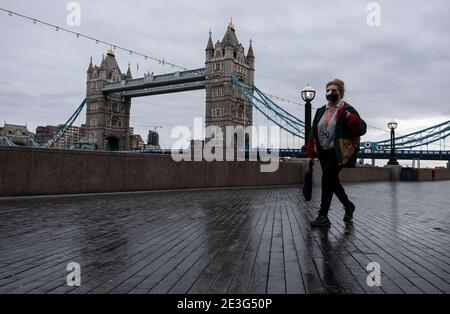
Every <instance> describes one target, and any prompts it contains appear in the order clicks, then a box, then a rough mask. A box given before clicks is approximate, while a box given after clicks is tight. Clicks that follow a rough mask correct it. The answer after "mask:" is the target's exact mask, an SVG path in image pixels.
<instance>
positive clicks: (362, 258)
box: [0, 181, 450, 294]
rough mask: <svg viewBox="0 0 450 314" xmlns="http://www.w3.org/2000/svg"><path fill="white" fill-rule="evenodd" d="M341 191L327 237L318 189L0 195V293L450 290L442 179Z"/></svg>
mask: <svg viewBox="0 0 450 314" xmlns="http://www.w3.org/2000/svg"><path fill="white" fill-rule="evenodd" d="M345 189H346V191H347V193H348V195H349V197H350V199H351V200H352V201H353V202H354V203H355V204H356V206H357V211H356V212H355V219H354V222H353V223H351V224H345V223H344V222H343V221H342V217H343V214H344V211H343V209H342V206H341V205H340V204H339V203H338V201H337V199H336V197H334V198H333V203H332V209H333V210H332V211H331V212H330V219H331V222H332V227H331V228H330V229H327V230H316V229H311V228H310V227H309V225H308V221H309V220H310V219H313V218H314V217H315V215H316V211H317V210H318V207H319V198H318V196H319V194H320V190H318V188H316V189H315V191H314V192H313V193H314V197H313V200H312V202H309V203H307V202H304V200H303V197H302V196H301V192H300V191H301V187H284V188H260V189H224V190H204V191H177V192H153V193H137V194H113V195H88V196H69V197H48V198H27V199H0V293H252V294H253V293H255V294H259V293H450V202H449V195H450V182H445V181H442V182H422V183H421V182H399V183H391V182H383V183H367V184H347V185H345ZM70 262H76V263H79V264H80V266H81V286H80V287H68V286H67V284H66V276H67V275H68V274H69V271H67V270H66V267H67V264H68V263H70ZM370 262H376V263H378V264H379V265H380V268H381V277H380V278H381V282H380V284H381V286H378V287H377V286H374V287H369V286H368V284H367V277H368V274H369V273H370V272H371V270H367V265H368V263H370ZM371 278H372V277H371Z"/></svg>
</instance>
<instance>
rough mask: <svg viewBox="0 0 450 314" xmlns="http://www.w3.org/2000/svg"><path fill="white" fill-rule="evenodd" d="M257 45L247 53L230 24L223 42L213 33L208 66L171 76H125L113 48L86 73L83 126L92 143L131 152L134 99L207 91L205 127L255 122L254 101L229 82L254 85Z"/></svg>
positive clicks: (208, 45) (244, 125)
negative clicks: (253, 113) (131, 120)
mask: <svg viewBox="0 0 450 314" xmlns="http://www.w3.org/2000/svg"><path fill="white" fill-rule="evenodd" d="M254 71H255V55H254V52H253V47H252V44H251V42H250V46H249V48H248V50H247V52H246V51H245V48H244V46H243V45H242V44H241V43H240V42H239V40H238V38H237V36H236V31H235V28H234V25H233V24H232V23H231V22H230V23H229V25H228V27H227V30H226V33H225V35H224V37H223V39H222V41H217V43H216V44H215V45H214V44H213V41H212V36H211V33H210V34H209V40H208V43H207V47H206V50H205V67H203V68H199V69H195V70H188V71H178V72H174V73H169V74H162V75H153V74H150V73H149V74H147V75H145V76H144V77H143V78H137V79H133V77H132V74H131V69H130V66H128V70H127V72H126V74H123V73H122V72H121V70H120V67H119V65H118V63H117V60H116V57H115V55H114V51H113V50H112V49H110V50H109V51H108V54H107V55H106V57H104V58H103V59H102V62H101V64H100V66H96V65H94V64H93V63H92V59H91V62H90V64H89V68H88V71H87V89H86V108H87V109H86V124H84V125H83V126H82V130H83V132H84V134H86V137H87V139H88V140H89V142H91V143H92V142H93V143H95V144H96V147H97V149H99V150H122V151H123V150H128V149H129V147H130V136H129V135H130V134H129V128H130V109H131V99H132V98H134V97H142V96H150V95H158V94H168V93H176V92H184V91H191V90H199V89H205V90H206V109H205V126H206V127H208V126H212V125H214V126H218V127H220V128H222V130H225V128H226V127H227V126H233V127H237V126H242V127H244V128H246V127H247V126H250V125H252V123H253V116H252V105H251V103H250V101H249V100H248V99H246V98H245V97H243V96H242V95H241V94H240V93H239V92H238V88H237V87H236V86H234V85H233V84H232V82H231V77H232V76H234V77H236V78H238V79H239V81H240V83H241V84H242V85H243V86H244V87H245V88H247V89H251V88H252V86H253V84H254Z"/></svg>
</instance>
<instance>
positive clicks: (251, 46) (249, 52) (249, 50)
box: [247, 38, 255, 59]
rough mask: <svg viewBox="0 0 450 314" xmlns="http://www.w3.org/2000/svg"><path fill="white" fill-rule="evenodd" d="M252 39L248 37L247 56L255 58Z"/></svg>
mask: <svg viewBox="0 0 450 314" xmlns="http://www.w3.org/2000/svg"><path fill="white" fill-rule="evenodd" d="M252 44H253V40H252V39H251V38H250V47H249V48H248V52H247V58H248V59H255V54H254V53H253V45H252Z"/></svg>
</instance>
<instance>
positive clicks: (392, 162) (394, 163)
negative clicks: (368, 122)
mask: <svg viewBox="0 0 450 314" xmlns="http://www.w3.org/2000/svg"><path fill="white" fill-rule="evenodd" d="M397 126H398V124H397V122H395V121H394V120H392V121H391V122H389V123H388V128H389V129H390V130H391V157H390V158H389V161H388V163H387V164H388V165H390V166H398V161H397V157H395V129H396V128H397Z"/></svg>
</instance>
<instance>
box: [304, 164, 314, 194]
mask: <svg viewBox="0 0 450 314" xmlns="http://www.w3.org/2000/svg"><path fill="white" fill-rule="evenodd" d="M308 166H309V169H308V171H306V173H305V180H304V184H303V196H304V197H305V200H306V201H308V202H309V201H310V200H311V197H312V172H313V162H312V161H311V162H310V163H309V165H308Z"/></svg>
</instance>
